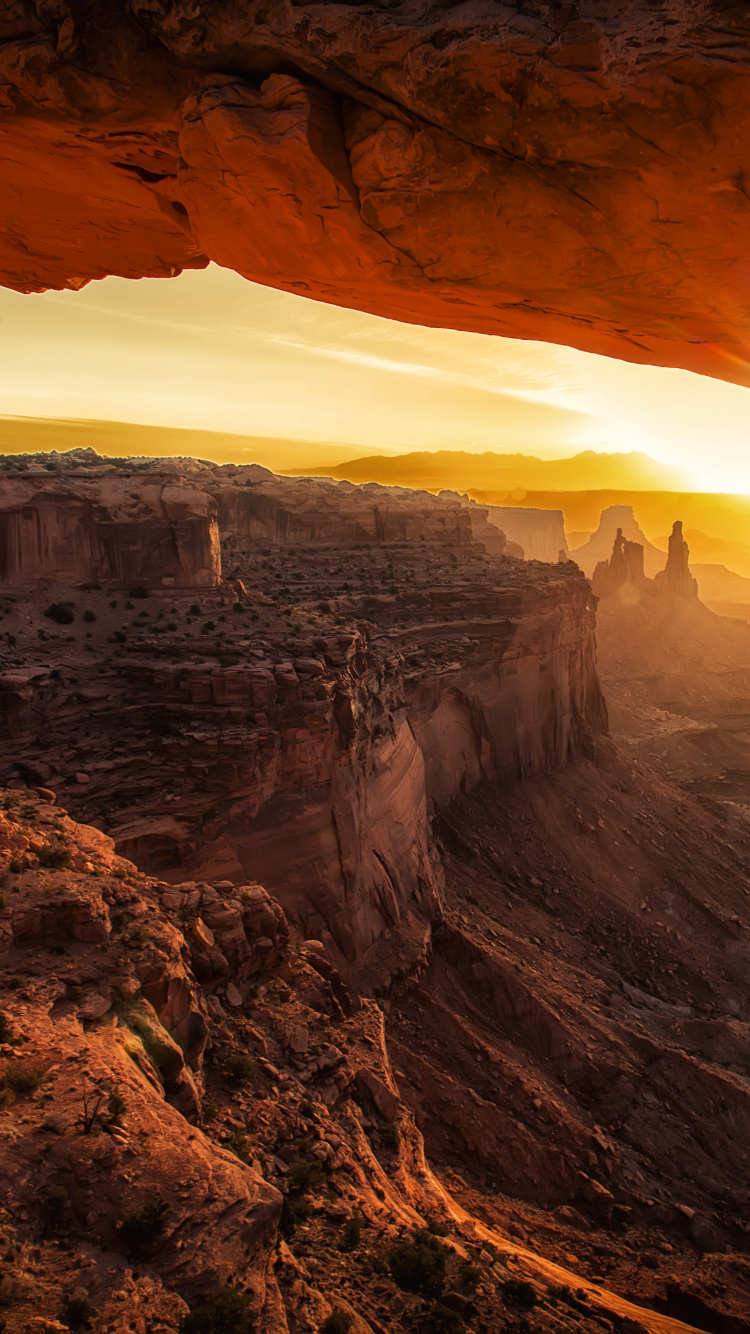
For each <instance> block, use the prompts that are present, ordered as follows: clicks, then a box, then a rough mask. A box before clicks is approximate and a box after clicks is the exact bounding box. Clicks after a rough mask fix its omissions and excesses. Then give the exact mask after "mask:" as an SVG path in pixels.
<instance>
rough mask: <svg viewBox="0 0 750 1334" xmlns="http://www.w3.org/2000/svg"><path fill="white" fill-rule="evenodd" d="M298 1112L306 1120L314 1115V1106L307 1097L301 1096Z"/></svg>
mask: <svg viewBox="0 0 750 1334" xmlns="http://www.w3.org/2000/svg"><path fill="white" fill-rule="evenodd" d="M299 1114H300V1116H304V1117H305V1118H306V1119H307V1120H308V1121H309V1120H310V1119H311V1118H312V1117H313V1116H314V1115H315V1107H314V1105H313V1103H312V1102H311V1101H310V1099H309V1098H301V1099H300V1104H299Z"/></svg>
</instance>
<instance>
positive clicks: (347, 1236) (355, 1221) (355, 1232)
mask: <svg viewBox="0 0 750 1334" xmlns="http://www.w3.org/2000/svg"><path fill="white" fill-rule="evenodd" d="M363 1231H364V1219H363V1218H362V1215H361V1214H352V1216H351V1218H347V1220H346V1222H345V1224H344V1229H343V1232H342V1234H341V1248H342V1250H344V1251H354V1250H356V1248H357V1247H358V1246H359V1244H360V1242H361V1241H362V1233H363Z"/></svg>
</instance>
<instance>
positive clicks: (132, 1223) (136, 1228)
mask: <svg viewBox="0 0 750 1334" xmlns="http://www.w3.org/2000/svg"><path fill="white" fill-rule="evenodd" d="M170 1213H171V1206H170V1205H169V1203H168V1201H167V1200H164V1199H162V1197H161V1195H152V1196H150V1198H149V1199H147V1200H145V1201H144V1203H143V1204H142V1205H141V1206H140V1208H138V1209H131V1210H130V1211H129V1212H128V1213H127V1214H126V1215H125V1217H124V1218H123V1220H122V1223H121V1225H120V1235H121V1237H122V1239H123V1241H124V1242H125V1243H126V1245H127V1246H130V1247H132V1249H133V1250H137V1251H143V1250H149V1249H150V1248H151V1247H152V1246H153V1245H154V1243H155V1242H157V1241H158V1240H159V1238H160V1237H163V1236H164V1233H165V1232H166V1230H167V1222H168V1220H169V1215H170Z"/></svg>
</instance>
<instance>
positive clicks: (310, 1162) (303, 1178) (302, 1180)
mask: <svg viewBox="0 0 750 1334" xmlns="http://www.w3.org/2000/svg"><path fill="white" fill-rule="evenodd" d="M286 1181H287V1186H288V1187H289V1189H290V1190H291V1191H294V1193H295V1194H296V1195H309V1194H310V1192H311V1191H313V1190H316V1189H317V1187H318V1186H320V1185H321V1183H322V1181H323V1168H322V1166H321V1164H320V1163H319V1162H318V1159H317V1158H298V1159H297V1161H296V1163H292V1165H291V1167H290V1168H289V1171H288V1172H287V1174H286Z"/></svg>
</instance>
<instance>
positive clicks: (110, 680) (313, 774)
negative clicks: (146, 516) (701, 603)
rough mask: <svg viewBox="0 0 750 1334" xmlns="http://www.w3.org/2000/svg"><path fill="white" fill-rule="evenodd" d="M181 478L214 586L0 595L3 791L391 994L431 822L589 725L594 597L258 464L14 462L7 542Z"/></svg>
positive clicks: (450, 528) (463, 531)
mask: <svg viewBox="0 0 750 1334" xmlns="http://www.w3.org/2000/svg"><path fill="white" fill-rule="evenodd" d="M33 466H35V465H33ZM107 467H110V468H111V472H107ZM113 474H114V475H113ZM186 476H187V477H188V478H189V479H190V482H191V486H190V489H189V491H188V492H187V493H188V494H189V495H190V496H192V498H193V499H192V503H193V508H194V509H198V510H200V511H202V512H205V513H214V512H215V513H216V514H217V515H218V528H219V531H220V533H221V536H222V546H223V549H222V553H221V554H222V567H223V570H224V580H223V582H219V583H217V584H216V585H215V586H212V587H208V586H204V587H201V588H199V589H195V590H194V591H192V592H191V591H189V590H188V589H185V588H181V587H179V586H177V585H174V584H172V583H171V582H170V583H168V586H167V587H165V586H164V584H163V583H162V580H161V569H160V567H159V565H158V564H154V565H153V568H152V570H151V583H150V585H149V587H148V588H146V587H143V586H140V587H137V588H135V589H132V588H131V589H130V590H128V589H127V587H126V588H125V590H123V587H122V580H121V579H118V578H116V577H113V578H111V579H109V580H107V581H105V582H101V583H99V582H97V581H95V580H92V579H91V578H90V577H86V576H87V574H88V575H90V566H89V564H88V563H87V562H88V560H89V555H88V553H84V556H83V559H82V561H81V564H80V567H79V574H82V575H83V576H84V577H83V578H79V580H78V581H77V585H76V586H74V587H71V586H70V583H68V585H67V586H66V585H65V584H63V583H62V582H61V581H60V580H59V579H58V580H57V581H55V580H54V579H49V578H48V579H47V580H39V579H37V580H36V582H35V584H34V585H33V586H30V585H29V583H28V582H25V581H24V578H23V577H21V578H20V580H19V581H18V582H17V583H16V585H14V591H13V592H9V593H8V594H7V595H6V596H5V597H4V598H0V610H1V611H2V612H3V613H4V620H3V627H4V634H5V642H4V645H3V646H2V647H1V648H0V729H1V730H0V735H2V736H4V738H5V742H6V744H5V747H4V753H3V757H2V759H1V760H0V776H4V777H5V778H6V779H8V780H19V779H20V780H27V781H28V780H31V781H32V782H43V783H50V784H52V786H53V787H54V788H55V789H56V790H58V791H60V792H61V794H62V793H64V794H65V797H66V800H67V801H69V802H70V804H71V805H72V806H73V808H74V809H75V810H76V811H80V812H82V813H83V812H85V813H86V814H87V816H89V817H91V818H92V819H93V820H95V821H96V822H98V823H100V824H101V825H102V826H103V827H104V828H106V829H107V831H108V832H110V833H111V834H112V836H113V837H114V839H115V842H116V846H117V848H118V851H120V852H121V853H123V854H124V855H126V856H128V857H130V858H132V859H133V860H134V861H136V862H137V864H138V865H140V866H142V867H143V868H148V869H149V870H151V871H153V872H158V873H159V874H161V875H163V876H164V877H165V878H168V879H174V880H182V879H184V877H185V876H186V875H194V876H197V877H200V878H207V877H219V878H225V879H229V880H231V881H233V882H235V883H240V882H244V881H245V880H246V879H247V877H248V875H251V876H252V877H253V878H258V879H262V880H263V883H264V884H266V885H267V887H268V888H269V889H270V890H271V891H272V892H273V893H275V894H276V895H277V896H278V897H279V899H280V901H281V902H282V904H283V906H284V909H285V911H287V912H288V913H289V914H290V915H291V916H292V918H293V920H294V921H295V922H297V923H298V924H299V925H300V927H301V929H303V930H304V931H305V932H306V933H307V934H310V935H315V936H319V937H322V938H324V939H326V940H328V941H331V942H333V943H334V945H335V947H336V949H337V950H338V952H339V958H340V960H346V961H347V962H348V963H349V964H354V962H355V961H356V962H357V966H358V967H359V966H362V965H363V963H364V961H366V966H367V969H368V973H369V976H370V978H371V980H372V983H373V985H375V986H377V985H380V986H383V985H387V984H388V983H389V982H390V981H391V980H392V978H393V977H394V976H397V975H398V974H399V973H400V972H402V971H404V970H408V969H410V968H411V967H412V966H413V965H414V962H415V960H416V959H418V958H419V957H421V956H422V955H423V954H424V950H425V939H426V935H427V924H428V923H429V922H430V921H431V920H432V919H433V918H434V917H435V915H436V914H439V903H440V873H439V868H438V866H437V864H436V860H435V857H434V851H433V844H432V838H431V832H430V823H431V819H432V817H433V816H434V814H435V813H436V811H438V810H440V809H442V808H443V807H445V806H446V805H447V803H449V802H450V801H451V800H452V799H453V797H455V796H456V795H457V794H458V793H459V792H463V791H469V790H471V789H472V788H473V787H475V786H476V785H477V783H479V782H480V781H481V780H482V779H494V778H507V779H511V778H518V777H529V776H531V775H534V774H544V773H549V772H551V771H552V770H554V769H557V768H559V767H561V766H563V765H565V764H566V763H567V762H568V761H569V760H570V759H571V758H574V757H575V756H578V755H581V754H583V753H589V754H591V753H593V748H594V744H595V740H594V738H595V736H596V734H598V733H601V732H602V731H604V730H606V711H605V707H604V703H603V699H602V695H601V691H600V688H599V683H598V680H597V677H596V667H595V645H594V609H593V602H592V599H591V590H590V587H589V584H588V583H587V582H586V580H585V579H584V577H583V576H582V574H581V573H580V571H579V570H578V568H577V567H576V566H575V565H573V564H571V563H568V562H563V563H560V564H555V565H547V564H542V563H539V562H525V561H522V560H519V559H515V558H512V557H509V556H507V555H505V554H504V552H505V550H506V546H505V538H504V535H503V534H502V532H501V531H500V530H499V529H498V528H497V527H495V526H493V525H492V524H490V523H489V522H488V520H487V512H486V511H485V510H484V509H482V508H481V507H479V506H467V505H466V504H462V503H460V501H459V498H458V497H456V496H451V495H450V494H449V493H445V494H444V496H443V497H442V498H436V497H434V496H431V495H428V494H427V493H426V492H413V491H405V490H401V489H400V488H397V487H395V488H390V487H381V486H378V485H372V486H363V487H358V486H353V485H352V484H351V483H348V482H344V483H333V482H330V481H324V480H318V481H316V480H310V479H292V478H280V477H275V476H274V475H273V474H271V473H268V472H267V471H266V470H265V469H262V468H258V467H254V466H251V467H246V468H240V467H233V466H232V467H221V468H220V467H212V466H211V465H200V464H195V463H194V464H192V465H188V464H185V463H184V462H183V461H180V460H177V461H172V462H170V461H155V462H153V464H152V465H149V466H146V467H144V466H138V465H136V464H134V465H123V468H121V469H119V470H118V469H115V468H114V467H113V466H112V465H100V464H94V465H93V466H91V467H89V468H86V467H81V469H80V470H78V471H75V470H74V471H68V472H66V473H64V475H62V476H60V477H57V478H51V477H50V475H49V474H47V473H42V474H41V475H38V474H36V473H34V472H33V471H30V473H29V474H25V475H24V476H23V477H22V478H20V479H17V480H14V482H13V484H12V485H13V487H14V488H16V492H18V494H17V495H16V501H17V500H18V496H19V495H20V496H21V499H24V498H25V499H26V500H27V501H28V502H29V504H28V506H27V507H26V508H27V510H28V514H29V517H28V518H27V519H24V517H23V516H24V509H23V508H21V509H20V510H19V509H18V508H16V509H14V510H13V511H12V514H11V515H10V518H11V520H12V522H11V525H10V528H9V531H10V533H11V534H12V535H15V534H16V532H17V530H23V529H24V528H29V529H32V530H33V531H36V529H37V527H38V524H39V523H40V522H41V520H39V514H40V512H41V511H43V512H44V513H45V514H47V515H49V514H52V515H54V514H56V513H57V512H58V511H59V510H60V509H61V506H62V500H61V498H62V497H64V498H65V503H66V504H67V505H69V506H71V505H72V506H74V507H75V506H77V505H79V504H80V503H82V501H83V500H85V499H86V498H87V497H89V496H90V494H91V493H92V490H97V489H98V493H99V495H100V499H102V500H103V499H104V497H105V496H106V495H109V501H108V503H109V506H110V508H109V509H108V510H107V515H110V514H111V513H114V514H115V515H116V514H117V509H116V506H115V501H116V500H117V499H118V497H120V496H121V495H123V496H125V495H126V496H128V497H130V504H131V505H132V506H133V507H134V511H135V514H136V515H141V512H142V509H143V499H141V500H138V499H137V498H138V497H141V498H147V497H149V496H155V497H157V499H158V498H160V497H163V496H164V495H165V494H170V495H176V496H178V497H179V496H180V495H182V494H183V493H184V492H185V491H186V489H187V488H186V486H185V477H186ZM107 488H109V490H108V491H107ZM14 494H15V493H14ZM201 497H202V499H201ZM42 502H43V503H42ZM14 503H15V502H14ZM152 509H153V513H152V517H151V520H150V523H151V527H148V525H147V526H146V529H145V532H146V536H148V534H150V535H151V537H150V545H151V546H152V547H153V549H154V550H155V551H157V552H158V550H159V544H158V541H157V538H158V535H159V533H160V532H161V528H160V526H159V525H160V523H161V519H160V518H159V516H158V514H157V513H156V509H157V505H156V501H154V503H153V506H152ZM1 518H2V515H0V519H1ZM16 520H17V522H16ZM144 522H145V521H144ZM105 528H106V530H107V531H109V524H107V525H105ZM2 531H3V529H2V524H0V534H2ZM45 531H47V530H45ZM135 531H137V524H134V532H135ZM201 531H202V530H201ZM117 533H118V534H119V535H120V540H121V542H122V544H123V550H125V551H127V550H128V549H129V545H132V543H128V542H127V540H126V536H127V527H125V529H124V533H125V537H123V536H122V533H121V532H120V529H119V528H118V529H117ZM48 536H49V532H48ZM10 545H11V544H10V543H9V546H10ZM173 545H174V544H173V543H172V542H166V543H164V552H165V559H166V558H167V557H168V558H169V561H171V559H172V555H173ZM116 563H117V562H115V564H116ZM168 568H169V569H170V570H171V568H172V567H171V564H168ZM66 573H68V574H69V571H66ZM21 575H23V571H21ZM170 579H171V575H170Z"/></svg>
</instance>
